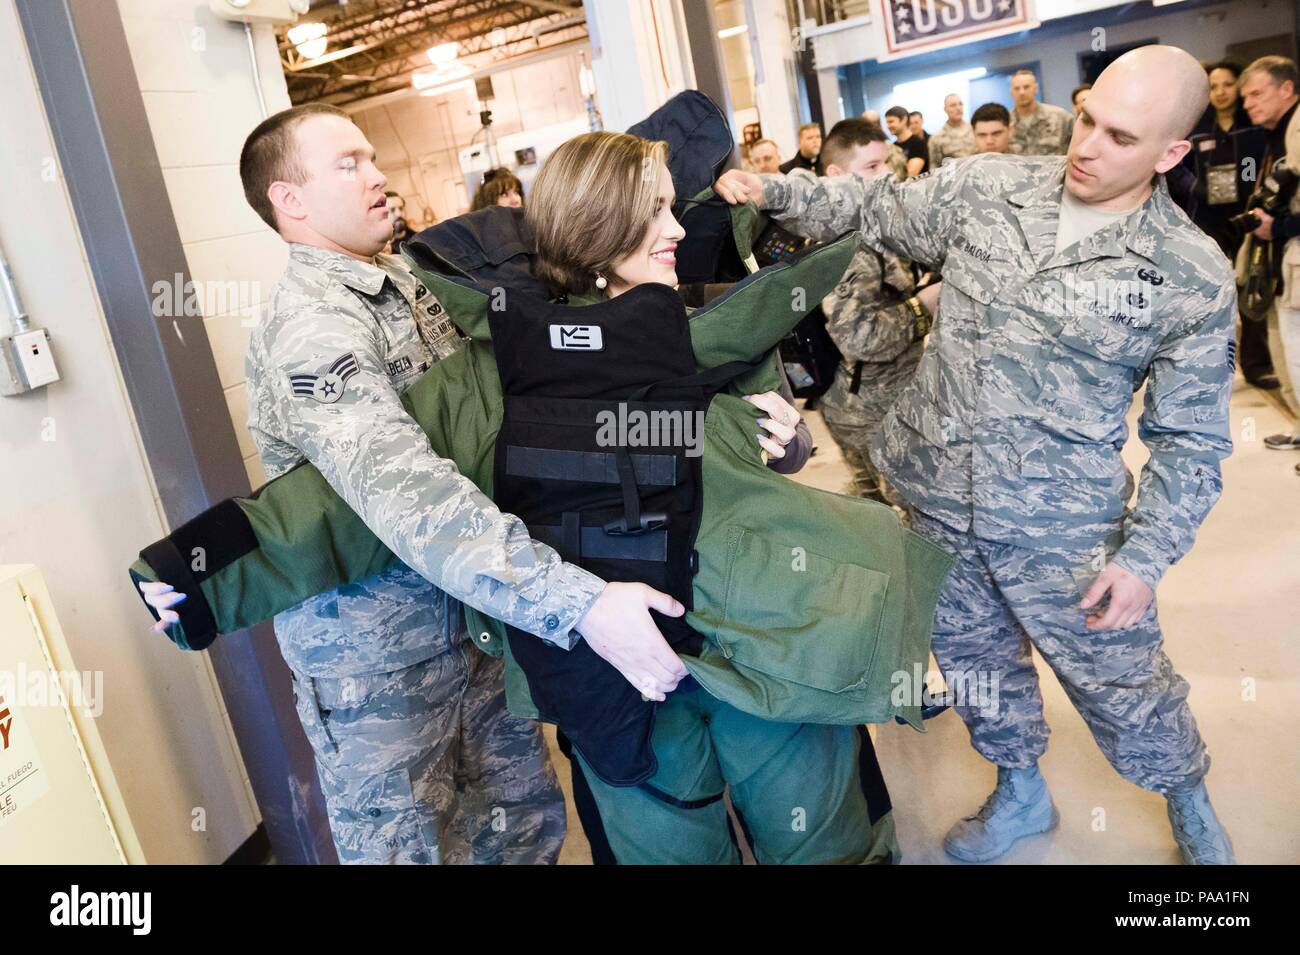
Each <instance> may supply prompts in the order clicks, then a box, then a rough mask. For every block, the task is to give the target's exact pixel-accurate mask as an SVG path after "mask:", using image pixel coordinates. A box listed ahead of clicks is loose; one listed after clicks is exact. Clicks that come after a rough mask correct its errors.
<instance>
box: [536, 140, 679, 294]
mask: <svg viewBox="0 0 1300 955" xmlns="http://www.w3.org/2000/svg"><path fill="white" fill-rule="evenodd" d="M667 162H668V144H667V143H664V142H652V141H651V140H648V139H642V138H641V137H640V136H629V135H628V134H627V133H606V132H600V133H583V134H582V135H581V136H575V137H574V138H573V139H570V140H569V141H568V142H566V143H564V144H563V145H562V146H560V148H559V149H557V150H555V152H553V153H551V155H550V156H549V157H548V158H547V160H546V162H544V163H543V164H542V168H541V171H540V172H538V174H537V179H536V181H535V182H534V183H533V194H532V197H531V199H530V200H529V203H528V207H527V211H526V213H525V215H526V216H527V219H528V225H529V226H530V227H531V228H532V231H533V236H534V238H535V239H536V240H537V255H536V257H535V258H534V260H533V274H534V275H536V276H537V278H538V279H540V280H541V281H542V282H543V283H545V285H546V286H547V288H549V289H550V290H551V291H552V292H553V293H556V294H568V295H583V294H588V293H590V292H592V291H594V290H595V288H596V273H600V274H602V275H604V276H605V277H606V278H607V279H608V278H610V277H611V273H612V269H613V264H614V263H615V262H617V261H618V260H620V259H623V258H626V257H627V256H628V255H631V254H632V252H634V251H636V248H637V247H638V246H639V245H640V244H641V241H642V240H643V239H644V238H645V232H646V229H647V228H649V226H650V222H651V220H652V219H654V217H655V213H656V211H657V208H658V200H659V181H660V178H661V173H660V170H661V169H662V168H663V167H664V166H665V165H666V164H667Z"/></svg>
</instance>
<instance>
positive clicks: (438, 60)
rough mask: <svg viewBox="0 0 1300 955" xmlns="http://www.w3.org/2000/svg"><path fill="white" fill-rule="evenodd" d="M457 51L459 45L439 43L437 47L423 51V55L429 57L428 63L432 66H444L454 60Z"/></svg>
mask: <svg viewBox="0 0 1300 955" xmlns="http://www.w3.org/2000/svg"><path fill="white" fill-rule="evenodd" d="M459 51H460V44H459V43H456V42H455V41H452V42H451V43H439V44H438V45H437V46H433V47H430V48H429V49H428V50H426V51H425V55H426V56H428V57H429V62H430V63H432V64H433V65H434V66H446V65H447V64H448V63H450V62H451V61H452V60H454V59H456V54H457V53H458V52H459Z"/></svg>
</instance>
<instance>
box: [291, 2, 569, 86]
mask: <svg viewBox="0 0 1300 955" xmlns="http://www.w3.org/2000/svg"><path fill="white" fill-rule="evenodd" d="M312 22H319V23H323V24H324V25H325V27H326V34H325V40H326V47H325V51H324V52H323V53H317V52H316V51H314V50H313V51H311V52H312V54H313V55H312V56H311V57H310V58H307V57H304V56H303V54H302V52H301V51H300V50H299V49H298V47H297V46H296V45H295V44H294V42H293V41H291V40H290V39H289V30H290V29H291V28H288V27H281V28H278V29H277V31H276V33H277V37H278V39H279V47H280V62H281V65H282V66H283V67H284V75H285V80H286V82H287V83H288V86H289V98H290V100H292V102H293V103H294V104H295V105H297V104H299V103H306V102H325V103H332V104H334V105H336V106H348V105H349V104H355V103H358V102H360V101H361V100H365V99H369V98H371V97H373V96H381V95H383V94H385V93H395V92H399V91H405V90H409V89H411V84H412V80H411V77H412V75H413V74H415V73H422V74H428V73H430V72H431V71H433V70H434V66H433V64H432V63H431V62H430V60H429V56H428V54H427V51H428V50H429V49H430V48H432V47H436V46H440V45H442V44H448V43H455V44H456V45H457V53H458V56H457V58H456V61H455V63H456V66H457V68H461V69H463V68H464V67H469V68H470V69H471V70H475V71H477V70H482V69H484V68H488V67H493V66H499V65H501V64H504V63H506V62H508V61H510V60H517V59H522V58H525V57H528V56H529V55H531V54H535V53H538V52H541V51H545V50H548V49H550V48H552V47H556V46H562V45H568V44H572V43H574V42H581V41H583V40H586V39H587V24H586V18H585V15H584V14H583V10H582V3H581V0H567V2H566V0H546V2H543V0H529V2H523V0H347V2H339V0H313V2H312V5H311V11H310V12H309V13H308V14H306V15H305V16H304V17H302V18H301V19H300V20H299V21H298V23H297V24H296V25H295V26H301V25H303V24H306V23H312Z"/></svg>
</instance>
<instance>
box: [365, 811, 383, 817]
mask: <svg viewBox="0 0 1300 955" xmlns="http://www.w3.org/2000/svg"><path fill="white" fill-rule="evenodd" d="M366 812H368V813H370V815H371V817H372V818H378V817H379V816H380V815H381V814H382V813H383V810H382V809H367V810H366Z"/></svg>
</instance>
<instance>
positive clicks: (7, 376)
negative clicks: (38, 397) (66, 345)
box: [0, 328, 59, 395]
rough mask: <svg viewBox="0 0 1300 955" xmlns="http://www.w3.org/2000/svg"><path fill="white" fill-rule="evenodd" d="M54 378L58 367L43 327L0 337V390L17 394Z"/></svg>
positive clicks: (56, 378)
mask: <svg viewBox="0 0 1300 955" xmlns="http://www.w3.org/2000/svg"><path fill="white" fill-rule="evenodd" d="M58 380H59V369H58V368H57V367H56V366H55V364H54V351H53V349H52V348H51V347H50V335H49V332H47V331H46V330H45V329H43V328H36V329H31V330H29V331H25V332H19V333H18V334H16V335H7V336H5V337H3V338H0V394H3V395H20V394H22V393H23V392H26V391H31V390H32V389H34V388H40V387H42V386H43V385H48V384H50V383H51V382H55V381H58Z"/></svg>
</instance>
